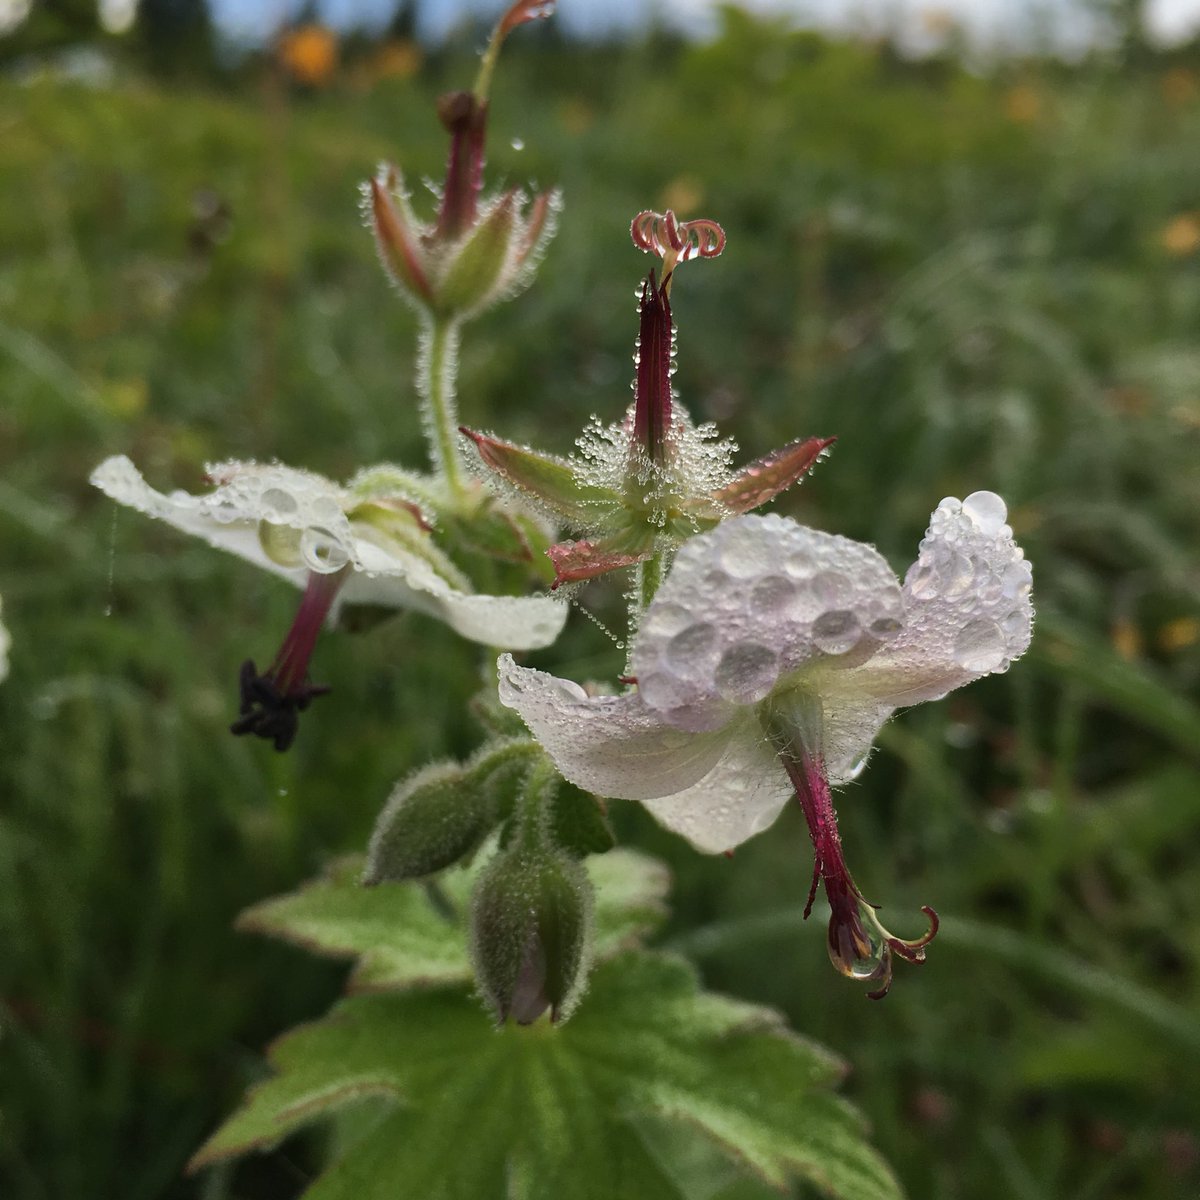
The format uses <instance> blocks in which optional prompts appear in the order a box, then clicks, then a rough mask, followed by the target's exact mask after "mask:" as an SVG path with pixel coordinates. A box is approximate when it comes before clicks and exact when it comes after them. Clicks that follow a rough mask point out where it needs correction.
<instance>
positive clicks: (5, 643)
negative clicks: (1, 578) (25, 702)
mask: <svg viewBox="0 0 1200 1200" xmlns="http://www.w3.org/2000/svg"><path fill="white" fill-rule="evenodd" d="M3 612H4V605H3V603H2V602H0V615H2V614H3ZM11 645H12V639H11V638H10V637H9V636H8V630H7V629H5V628H4V622H3V621H0V679H3V678H4V677H5V676H6V675H7V674H8V648H9V646H11Z"/></svg>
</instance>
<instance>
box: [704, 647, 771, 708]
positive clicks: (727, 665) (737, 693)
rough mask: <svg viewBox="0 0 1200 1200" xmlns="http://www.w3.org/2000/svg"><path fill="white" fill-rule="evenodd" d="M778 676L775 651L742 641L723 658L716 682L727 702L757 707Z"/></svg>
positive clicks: (718, 668)
mask: <svg viewBox="0 0 1200 1200" xmlns="http://www.w3.org/2000/svg"><path fill="white" fill-rule="evenodd" d="M778 677H779V658H778V656H777V655H776V653H775V651H774V650H772V649H771V648H770V647H769V646H763V645H760V644H758V643H757V642H743V643H742V644H741V645H738V646H731V647H730V648H729V649H728V650H726V651H725V653H724V654H722V655H721V661H720V662H719V663H718V664H717V671H716V676H715V680H714V682H715V683H716V686H717V691H718V693H719V694H720V695H721V696H722V697H724V698H725V699H726V700H732V701H734V702H735V703H738V704H754V703H756V702H757V701H759V700H762V699H763V698H764V697H765V696H766V695H768V694H769V692H770V691H771V688H773V687H774V686H775V680H776V679H777V678H778Z"/></svg>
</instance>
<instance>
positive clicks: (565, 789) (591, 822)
mask: <svg viewBox="0 0 1200 1200" xmlns="http://www.w3.org/2000/svg"><path fill="white" fill-rule="evenodd" d="M549 832H550V836H551V837H552V838H553V839H554V842H555V844H556V845H557V846H559V847H561V848H562V849H563V850H565V851H566V852H567V853H568V854H570V855H573V856H574V857H575V858H584V857H586V856H587V855H589V854H606V853H607V852H608V851H609V850H611V849H612V848H613V847H614V846H615V845H616V844H617V835H616V834H615V833H614V832H613V828H612V825H611V824H610V823H609V819H608V810H607V808H606V807H605V805H604V801H603V800H601V799H600V798H599V797H598V796H593V795H592V794H591V793H590V792H585V791H583V790H582V789H581V788H577V787H576V786H575V785H574V784H572V783H563V784H562V785H561V786H560V787H559V789H558V794H557V795H556V796H555V797H554V802H553V805H552V807H551V809H550V830H549Z"/></svg>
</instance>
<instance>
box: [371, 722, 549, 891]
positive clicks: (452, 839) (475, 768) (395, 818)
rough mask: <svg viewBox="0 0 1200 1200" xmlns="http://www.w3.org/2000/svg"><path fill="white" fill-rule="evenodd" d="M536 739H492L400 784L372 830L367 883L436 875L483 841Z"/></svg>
mask: <svg viewBox="0 0 1200 1200" xmlns="http://www.w3.org/2000/svg"><path fill="white" fill-rule="evenodd" d="M531 752H535V751H534V748H533V747H532V745H531V744H530V743H529V742H528V741H527V740H526V739H523V738H513V739H508V740H506V741H495V742H492V743H490V744H489V745H488V746H487V747H485V748H484V750H483V751H482V752H481V753H480V754H479V755H477V756H476V758H475V759H474V760H472V762H470V763H468V764H467V765H466V766H460V765H459V764H458V763H434V764H432V765H431V766H428V767H425V768H424V769H422V770H420V771H418V772H417V773H416V774H415V775H413V776H412V777H411V778H409V779H407V780H405V781H404V782H403V783H400V784H398V785H397V787H396V789H395V791H393V793H392V795H391V798H390V799H389V800H388V802H387V805H386V806H385V807H384V810H383V812H382V813H381V814H380V816H379V820H378V821H377V822H376V825H375V831H374V832H373V833H372V835H371V844H370V847H369V848H368V850H367V865H366V868H365V869H364V871H363V880H362V881H363V883H364V884H366V885H368V886H370V885H373V884H377V883H396V882H400V881H401V880H405V879H419V878H421V877H422V876H425V875H433V874H435V873H436V872H438V871H442V870H444V869H445V868H446V867H450V866H453V865H454V864H455V863H457V862H459V861H461V860H462V859H464V858H466V856H467V855H469V854H470V853H472V851H474V850H475V849H477V848H478V846H479V844H480V842H482V841H483V839H484V838H485V837H487V835H488V834H489V833H490V832H491V830H492V829H493V828H494V827H495V825H496V823H497V821H499V820H500V819H501V818H502V817H503V816H504V815H505V811H506V809H507V808H508V807H509V806H510V805H511V803H512V792H513V787H514V784H515V783H516V782H517V781H519V780H520V779H521V778H522V777H523V775H524V772H525V771H526V769H527V768H528V764H529V758H530V753H531Z"/></svg>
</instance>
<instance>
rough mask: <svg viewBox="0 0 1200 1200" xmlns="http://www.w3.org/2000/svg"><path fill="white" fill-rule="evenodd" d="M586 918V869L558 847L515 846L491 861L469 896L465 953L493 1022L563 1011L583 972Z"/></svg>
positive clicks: (521, 1022)
mask: <svg viewBox="0 0 1200 1200" xmlns="http://www.w3.org/2000/svg"><path fill="white" fill-rule="evenodd" d="M591 917H592V893H591V885H590V884H589V882H588V878H587V873H586V872H585V871H584V869H583V867H582V866H581V865H580V864H579V863H578V862H576V861H574V860H573V859H571V858H570V857H568V856H567V855H566V854H563V853H562V852H561V851H555V850H549V849H543V848H534V847H529V846H528V845H525V846H517V847H514V848H513V849H512V850H509V851H506V852H505V853H502V854H499V855H497V857H496V858H494V859H493V860H492V862H491V863H490V864H489V865H488V867H487V869H486V870H485V871H484V873H483V875H482V876H481V878H480V880H479V882H478V884H477V885H476V887H475V894H474V896H473V897H472V904H471V956H472V959H473V960H474V964H475V977H476V980H477V981H478V984H479V990H480V992H481V993H482V994H483V997H484V999H485V1000H486V1001H487V1003H488V1006H489V1007H490V1008H491V1009H492V1011H493V1012H494V1013H495V1015H496V1019H497V1020H498V1021H499V1022H501V1023H503V1022H505V1021H507V1020H508V1019H509V1018H510V1017H511V1018H512V1019H513V1020H515V1021H516V1022H517V1024H518V1025H530V1024H532V1023H533V1022H534V1021H536V1020H537V1019H538V1017H540V1016H541V1015H542V1014H543V1013H544V1012H546V1010H547V1009H549V1011H550V1019H551V1020H552V1021H557V1020H558V1019H559V1018H560V1017H562V1016H566V1015H567V1014H568V1013H569V1012H570V1009H571V1007H572V1006H573V1004H574V1002H575V1000H576V999H577V998H578V993H579V989H580V984H581V983H582V980H583V979H584V977H585V975H586V971H585V970H584V965H585V960H586V958H587V952H588V943H589V940H590V931H591Z"/></svg>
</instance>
